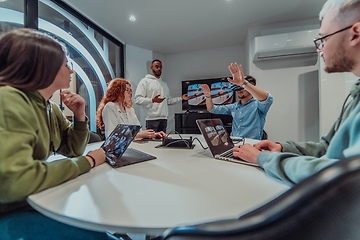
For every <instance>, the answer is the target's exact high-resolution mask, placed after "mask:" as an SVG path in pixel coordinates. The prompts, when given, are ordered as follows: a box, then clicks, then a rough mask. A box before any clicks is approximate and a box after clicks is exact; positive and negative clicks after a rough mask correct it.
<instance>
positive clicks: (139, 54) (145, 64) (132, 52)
mask: <svg viewBox="0 0 360 240" xmlns="http://www.w3.org/2000/svg"><path fill="white" fill-rule="evenodd" d="M125 49H126V50H125V56H126V57H125V59H126V60H125V79H126V80H128V81H129V82H130V83H131V87H132V89H133V100H134V96H135V90H136V88H137V85H138V84H139V82H140V80H141V79H143V78H144V77H145V75H146V74H147V73H148V72H149V70H148V69H149V68H150V63H151V61H152V59H153V53H152V51H150V50H146V49H143V48H138V47H134V46H131V45H128V44H127V45H126V48H125ZM133 107H134V109H135V113H136V115H137V117H138V118H139V120H140V123H141V125H142V126H143V129H146V125H145V111H144V110H143V109H142V108H140V106H139V105H137V104H135V103H134V101H133Z"/></svg>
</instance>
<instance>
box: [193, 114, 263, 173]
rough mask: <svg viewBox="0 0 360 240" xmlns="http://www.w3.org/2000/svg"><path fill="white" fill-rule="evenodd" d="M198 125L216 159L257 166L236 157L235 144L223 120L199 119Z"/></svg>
mask: <svg viewBox="0 0 360 240" xmlns="http://www.w3.org/2000/svg"><path fill="white" fill-rule="evenodd" d="M196 123H197V125H198V127H199V129H200V131H201V133H202V134H203V136H204V138H205V140H206V143H207V145H208V146H209V149H210V151H211V153H212V155H213V157H214V158H216V159H219V160H225V161H230V162H236V163H242V164H247V165H252V166H259V165H257V164H253V163H248V162H245V161H243V160H241V159H240V158H236V157H234V155H233V153H232V149H233V147H234V143H233V141H232V140H231V138H230V135H229V134H228V133H227V131H226V128H225V126H224V124H223V123H222V121H221V119H197V120H196Z"/></svg>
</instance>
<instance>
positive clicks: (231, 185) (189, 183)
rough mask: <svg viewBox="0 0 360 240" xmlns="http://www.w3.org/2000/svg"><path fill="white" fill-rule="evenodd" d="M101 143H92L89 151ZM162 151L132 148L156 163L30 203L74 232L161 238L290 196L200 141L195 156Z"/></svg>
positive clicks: (90, 176) (104, 169) (104, 174)
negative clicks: (166, 233)
mask: <svg viewBox="0 0 360 240" xmlns="http://www.w3.org/2000/svg"><path fill="white" fill-rule="evenodd" d="M183 136H184V137H186V135H183ZM192 136H194V135H192ZM196 137H198V138H199V139H201V141H202V143H203V145H204V146H207V144H206V142H205V140H204V139H203V138H202V136H196ZM246 142H248V143H255V142H256V141H255V140H249V139H246ZM101 143H102V142H100V143H93V144H89V145H88V146H87V149H86V151H85V152H87V151H89V150H91V149H96V148H98V147H99V146H100V145H101ZM159 144H160V142H152V141H150V142H148V143H136V142H133V143H131V145H130V147H131V148H134V149H138V150H141V151H143V152H146V153H149V154H152V155H155V156H157V159H155V160H150V161H147V162H142V163H138V164H133V165H129V166H125V167H122V168H117V169H113V168H111V167H110V166H109V165H108V164H107V163H105V164H102V165H100V166H98V167H96V168H94V169H92V170H90V172H88V173H86V174H83V175H81V176H79V177H78V178H76V179H74V180H71V181H69V182H66V183H64V184H61V185H59V186H57V187H53V188H50V189H47V190H45V191H42V192H40V193H37V194H33V195H31V196H29V197H28V199H27V201H28V203H29V204H30V205H31V206H32V207H33V208H34V209H36V210H37V211H39V212H40V213H42V214H44V215H46V216H48V217H50V218H52V219H55V220H57V221H60V222H63V223H66V224H70V225H73V226H76V227H80V228H85V229H91V230H98V231H109V232H118V233H142V234H147V235H159V234H162V233H163V232H164V231H165V230H166V229H167V228H172V227H176V226H179V225H188V224H198V223H203V222H209V221H215V220H221V219H228V218H238V217H239V216H241V215H243V214H245V213H247V212H249V211H251V210H253V209H255V208H257V207H259V206H261V205H263V204H265V203H267V202H268V201H270V200H272V199H274V198H276V197H277V196H279V195H280V194H282V193H283V192H285V191H287V190H288V189H289V186H287V185H285V184H283V183H281V182H280V181H277V180H275V179H273V178H271V177H269V176H268V175H266V173H265V172H264V171H263V170H262V169H261V168H257V167H253V166H249V165H244V164H238V163H232V162H227V161H222V160H216V159H214V158H212V155H211V152H210V150H208V149H207V150H203V149H202V147H201V146H200V144H199V143H198V142H197V141H194V144H195V145H196V146H195V148H194V149H173V148H155V146H156V145H159Z"/></svg>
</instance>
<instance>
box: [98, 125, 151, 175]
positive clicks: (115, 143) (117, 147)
mask: <svg viewBox="0 0 360 240" xmlns="http://www.w3.org/2000/svg"><path fill="white" fill-rule="evenodd" d="M140 129H141V126H140V125H127V124H118V125H117V126H116V127H115V129H114V130H113V131H112V132H111V134H110V135H109V137H108V138H107V139H106V140H105V142H104V143H103V145H101V147H102V148H103V149H104V151H105V153H106V162H107V163H109V164H110V166H112V167H113V168H118V167H123V166H126V165H130V164H134V163H139V162H144V161H148V160H152V159H156V157H155V156H152V155H150V154H147V153H144V152H141V151H138V150H136V149H133V148H128V146H129V145H130V143H131V142H132V141H133V140H134V138H135V136H136V134H137V133H138V132H139V131H140Z"/></svg>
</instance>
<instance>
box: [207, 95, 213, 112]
mask: <svg viewBox="0 0 360 240" xmlns="http://www.w3.org/2000/svg"><path fill="white" fill-rule="evenodd" d="M213 107H214V103H213V101H212V99H211V97H206V109H207V110H208V111H209V112H210V111H211V109H213Z"/></svg>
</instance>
